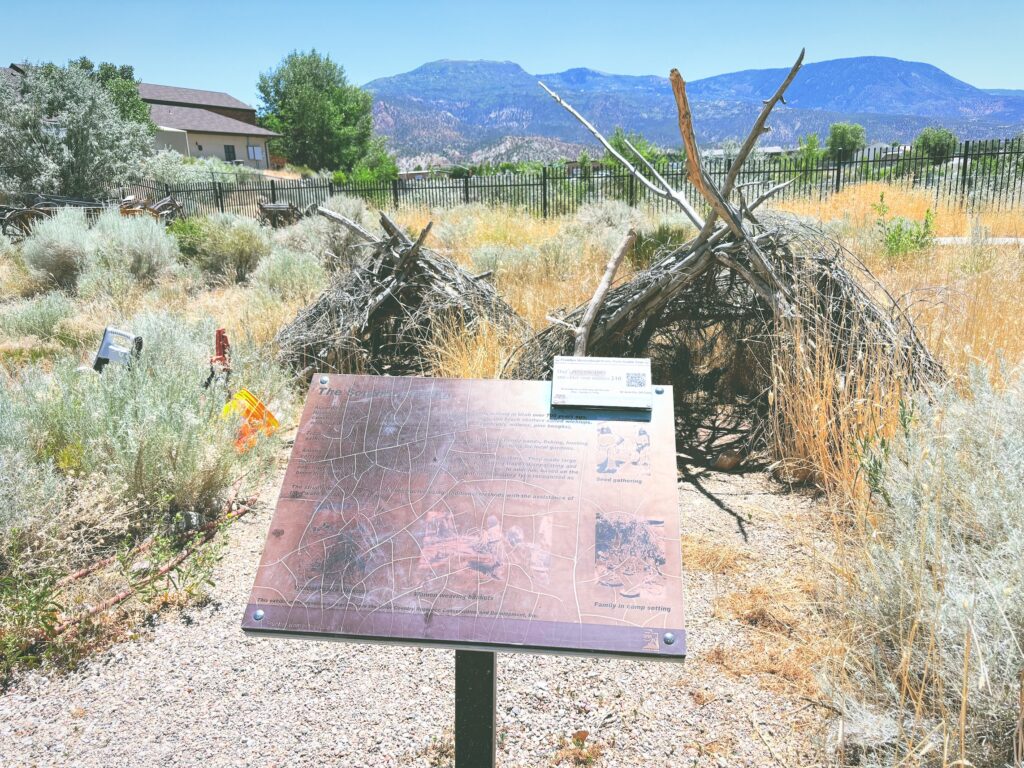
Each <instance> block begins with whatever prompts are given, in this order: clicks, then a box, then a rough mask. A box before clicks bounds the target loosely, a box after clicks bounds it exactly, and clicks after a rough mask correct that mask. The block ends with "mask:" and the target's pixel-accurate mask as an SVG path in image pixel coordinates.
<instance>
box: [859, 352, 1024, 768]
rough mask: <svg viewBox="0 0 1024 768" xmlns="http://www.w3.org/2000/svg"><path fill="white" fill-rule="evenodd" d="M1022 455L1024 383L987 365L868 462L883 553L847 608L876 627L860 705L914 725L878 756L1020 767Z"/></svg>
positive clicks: (866, 638)
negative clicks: (1016, 756)
mask: <svg viewBox="0 0 1024 768" xmlns="http://www.w3.org/2000/svg"><path fill="white" fill-rule="evenodd" d="M1022 454H1024V383H1022V381H1021V380H1020V379H1019V378H1018V379H1015V380H1011V382H1010V383H1009V384H1008V385H1007V386H1006V387H1005V388H1003V389H999V390H997V389H994V388H993V387H992V386H991V385H990V383H989V382H988V379H987V375H986V374H985V373H982V372H980V371H976V372H975V375H974V378H973V381H972V382H971V385H970V391H969V392H968V394H967V395H966V396H965V397H961V396H959V395H957V394H956V393H955V392H953V391H952V390H950V391H948V392H946V393H944V394H943V393H939V396H938V397H936V398H935V399H934V400H933V401H928V400H924V399H922V400H921V401H920V402H919V403H918V404H917V414H916V417H915V418H913V419H912V420H911V421H910V422H909V426H908V429H907V431H906V434H905V435H904V436H903V437H902V438H901V439H898V440H896V441H894V442H893V443H891V444H889V445H888V446H886V447H885V448H884V449H882V450H878V451H876V452H875V454H874V455H872V456H869V457H868V461H866V466H868V467H873V471H871V472H870V473H869V477H870V478H872V479H873V486H874V488H875V490H876V491H877V492H878V493H877V497H878V509H877V514H876V516H874V517H865V518H863V519H864V520H870V521H872V522H874V523H875V525H874V527H873V529H872V530H869V531H868V533H869V534H870V539H869V540H870V542H871V545H870V548H869V550H868V554H869V562H867V563H865V564H864V565H863V567H858V568H857V569H855V570H854V569H850V572H851V573H854V574H855V575H856V583H855V586H856V589H853V590H851V591H849V592H848V595H847V602H846V603H845V604H844V605H843V609H844V612H847V613H848V615H849V616H850V617H851V618H853V619H854V620H855V621H856V622H857V623H858V624H859V626H860V627H861V629H862V630H863V631H862V632H861V633H860V635H859V637H860V638H861V639H860V641H859V642H858V643H857V645H856V653H855V654H854V655H853V656H852V657H851V658H850V659H849V660H848V661H849V662H851V663H850V666H849V668H848V670H847V672H848V679H849V680H851V681H853V682H854V683H856V684H857V685H858V686H859V696H858V698H859V701H856V702H854V705H853V706H852V707H848V709H849V710H850V711H860V712H873V713H875V714H874V717H876V718H877V717H878V714H877V713H884V716H885V718H886V719H888V720H889V721H891V722H892V723H893V725H894V727H893V728H892V730H893V731H894V732H896V733H901V732H902V733H903V734H904V738H895V739H892V740H891V742H890V743H888V744H884V743H883V744H880V745H876V746H875V747H874V748H873V750H874V752H875V754H871V755H868V757H870V764H880V765H896V764H903V762H904V761H906V762H907V763H908V764H910V763H913V764H915V765H917V764H919V763H918V762H917V761H916V760H913V759H912V757H913V753H914V752H915V751H919V754H924V753H925V751H926V750H931V752H932V754H933V755H934V756H935V757H934V762H935V764H936V765H938V764H939V759H940V757H941V756H942V755H943V754H952V755H960V754H961V747H962V749H963V752H962V754H963V755H964V756H965V757H966V758H967V760H966V761H963V764H964V765H979V766H980V765H987V766H996V765H1004V764H1009V760H1010V754H1011V748H1012V747H1011V741H1012V738H1013V737H1012V734H1013V731H1014V726H1015V724H1016V722H1017V718H1018V715H1019V699H1018V696H1019V692H1020V683H1021V675H1022V674H1024V650H1022V649H1024V462H1022V461H1021V456H1022ZM911 692H912V693H911ZM965 692H966V700H965V699H964V697H963V694H964V693H965ZM962 711H963V712H966V713H967V722H966V728H965V733H964V736H965V739H964V743H963V744H962V745H961V744H960V743H959V742H960V739H959V718H960V713H961V712H962ZM895 724H901V725H899V726H896V725H895ZM943 735H945V737H946V738H947V739H948V741H947V742H946V743H942V738H943ZM865 764H866V763H865Z"/></svg>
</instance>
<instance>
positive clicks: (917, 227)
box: [873, 193, 935, 259]
mask: <svg viewBox="0 0 1024 768" xmlns="http://www.w3.org/2000/svg"><path fill="white" fill-rule="evenodd" d="M873 207H874V209H875V212H876V213H877V214H878V219H877V220H876V222H875V225H876V226H877V227H878V231H879V236H880V237H881V240H882V247H883V248H884V249H885V255H886V256H888V257H889V258H890V259H898V258H900V257H901V256H906V255H907V254H910V253H915V252H917V251H923V250H924V249H925V248H928V247H930V246H931V245H932V243H934V242H935V214H933V213H932V211H931V209H928V210H927V211H925V212H924V221H920V222H918V221H913V220H911V219H907V218H904V217H903V216H896V217H895V218H892V219H886V215H887V214H888V213H889V206H888V205H886V204H885V193H882V194H881V195H880V196H879V199H878V202H877V203H875V205H874V206H873Z"/></svg>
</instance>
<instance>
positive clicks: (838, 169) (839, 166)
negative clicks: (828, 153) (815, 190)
mask: <svg viewBox="0 0 1024 768" xmlns="http://www.w3.org/2000/svg"><path fill="white" fill-rule="evenodd" d="M842 177H843V160H842V158H841V157H837V158H836V183H835V187H834V188H833V190H832V191H833V192H838V191H839V188H840V187H841V186H842Z"/></svg>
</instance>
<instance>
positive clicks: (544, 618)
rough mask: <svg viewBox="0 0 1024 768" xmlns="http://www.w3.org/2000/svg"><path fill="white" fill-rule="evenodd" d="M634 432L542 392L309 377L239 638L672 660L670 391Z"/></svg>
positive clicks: (676, 613) (677, 558)
mask: <svg viewBox="0 0 1024 768" xmlns="http://www.w3.org/2000/svg"><path fill="white" fill-rule="evenodd" d="M658 389H659V393H658V394H655V395H654V402H653V404H652V405H651V406H650V407H651V408H652V414H651V419H650V420H649V421H646V422H642V423H638V422H629V421H613V420H608V419H605V418H603V417H602V416H601V415H600V414H595V416H594V417H593V418H574V419H563V420H560V419H556V418H553V417H552V416H551V413H550V399H551V385H550V383H548V382H539V381H463V380H452V379H423V378H412V377H376V376H349V375H331V376H326V375H318V376H314V377H313V383H312V385H311V389H310V392H309V396H308V398H307V400H306V406H305V410H304V411H303V414H302V420H301V423H300V425H299V430H298V434H297V436H296V439H295V446H294V448H293V450H292V456H291V460H290V461H289V463H288V470H287V472H286V474H285V478H284V484H283V486H282V488H281V495H280V498H279V499H278V503H277V509H276V511H275V512H274V517H273V520H272V521H271V524H270V532H269V535H268V537H267V542H266V547H265V549H264V551H263V558H262V561H261V563H260V566H259V569H258V571H257V574H256V580H255V583H254V585H253V588H252V593H251V596H250V598H249V603H248V606H247V607H246V610H245V615H244V617H243V620H242V628H243V629H244V630H246V631H247V632H251V633H258V634H266V635H283V636H289V635H290V636H307V637H322V638H325V639H342V640H355V641H363V642H367V641H379V642H392V643H405V644H417V645H422V644H430V645H441V646H448V647H455V648H465V649H473V650H484V651H495V650H519V651H545V652H562V653H586V654H599V655H625V656H637V657H648V658H663V659H675V660H682V659H683V658H684V657H685V655H686V636H685V623H684V610H683V594H682V576H681V571H682V558H681V552H680V546H679V512H678V497H677V492H676V458H675V455H676V454H675V436H674V422H673V407H672V389H671V387H659V388H658Z"/></svg>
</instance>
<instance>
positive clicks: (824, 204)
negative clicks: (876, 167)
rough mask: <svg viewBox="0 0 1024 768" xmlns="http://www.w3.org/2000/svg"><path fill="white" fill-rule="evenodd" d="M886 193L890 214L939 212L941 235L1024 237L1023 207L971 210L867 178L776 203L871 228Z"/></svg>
mask: <svg viewBox="0 0 1024 768" xmlns="http://www.w3.org/2000/svg"><path fill="white" fill-rule="evenodd" d="M883 194H884V195H885V204H886V205H887V206H889V215H890V216H903V217H905V218H908V219H914V220H917V221H920V220H922V219H924V214H925V211H927V210H929V209H930V210H931V211H932V212H933V213H934V214H935V234H936V235H938V236H939V237H969V236H970V235H971V232H972V231H973V229H974V228H976V227H981V228H983V229H985V230H986V231H987V233H988V234H989V235H990V236H994V237H1024V217H1022V216H1021V212H1020V211H1019V210H1017V211H996V210H982V211H978V212H968V211H965V210H963V209H962V208H958V207H955V206H954V207H950V206H947V205H944V204H943V205H939V206H936V204H935V196H934V194H929V193H928V192H926V191H924V190H920V189H910V188H905V187H899V186H892V185H889V184H884V183H882V182H865V183H863V184H856V185H854V186H850V187H846V188H845V189H843V190H841V191H840V192H839V194H837V195H832V196H830V197H828V198H826V199H825V200H815V199H813V198H801V199H794V200H784V201H780V202H778V203H775V204H774V207H775V208H776V209H778V210H782V211H790V212H791V213H796V214H800V215H801V216H811V217H813V218H816V219H820V220H821V221H825V222H843V223H844V224H846V225H848V226H850V227H853V228H869V227H872V226H874V223H875V221H876V219H877V218H878V213H877V212H876V211H875V208H874V206H875V205H876V204H877V203H878V201H879V198H880V196H881V195H883Z"/></svg>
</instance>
